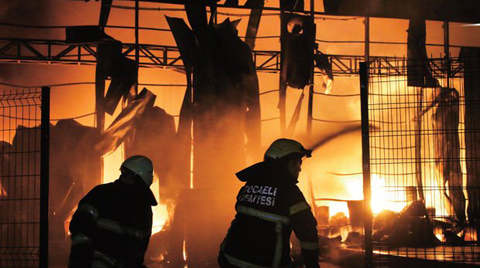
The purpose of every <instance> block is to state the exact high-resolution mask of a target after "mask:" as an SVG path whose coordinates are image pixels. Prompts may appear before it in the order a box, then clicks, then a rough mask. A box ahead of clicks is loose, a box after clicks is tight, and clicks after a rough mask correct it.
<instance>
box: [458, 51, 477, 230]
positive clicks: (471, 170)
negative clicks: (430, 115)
mask: <svg viewBox="0 0 480 268" xmlns="http://www.w3.org/2000/svg"><path fill="white" fill-rule="evenodd" d="M460 59H461V61H462V62H463V68H464V90H465V151H466V159H467V161H466V167H467V194H468V208H467V213H468V219H469V222H471V223H477V224H478V223H479V220H480V192H479V189H480V142H479V141H480V131H479V130H480V120H479V119H480V105H479V104H480V91H479V90H478V89H479V88H480V49H479V48H465V47H464V48H462V50H461V52H460ZM477 226H478V225H477ZM477 228H478V227H477Z"/></svg>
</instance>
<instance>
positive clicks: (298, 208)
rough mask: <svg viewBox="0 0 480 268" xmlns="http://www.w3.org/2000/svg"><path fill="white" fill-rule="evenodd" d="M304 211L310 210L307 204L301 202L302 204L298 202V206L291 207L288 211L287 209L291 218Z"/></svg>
mask: <svg viewBox="0 0 480 268" xmlns="http://www.w3.org/2000/svg"><path fill="white" fill-rule="evenodd" d="M306 209H310V206H309V205H308V204H307V202H305V201H303V202H300V203H298V204H295V205H293V206H291V207H290V209H289V213H290V216H292V215H293V214H295V213H298V212H300V211H302V210H306Z"/></svg>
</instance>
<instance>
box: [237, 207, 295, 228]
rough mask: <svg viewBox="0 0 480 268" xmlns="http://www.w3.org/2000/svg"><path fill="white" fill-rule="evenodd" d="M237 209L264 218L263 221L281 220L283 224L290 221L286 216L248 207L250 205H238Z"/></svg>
mask: <svg viewBox="0 0 480 268" xmlns="http://www.w3.org/2000/svg"><path fill="white" fill-rule="evenodd" d="M237 211H238V212H240V213H243V214H246V215H249V216H253V217H257V218H260V219H262V220H265V221H271V222H281V223H284V224H288V223H289V222H290V220H289V219H288V217H285V216H282V215H277V214H273V213H268V212H264V211H261V210H257V209H254V208H250V207H245V206H238V207H237Z"/></svg>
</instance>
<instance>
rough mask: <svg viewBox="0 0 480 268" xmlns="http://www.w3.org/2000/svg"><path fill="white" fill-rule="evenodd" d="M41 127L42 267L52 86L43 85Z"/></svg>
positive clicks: (44, 264)
mask: <svg viewBox="0 0 480 268" xmlns="http://www.w3.org/2000/svg"><path fill="white" fill-rule="evenodd" d="M41 113H42V119H41V120H42V121H41V127H40V133H41V134H40V137H41V138H40V250H39V254H40V256H39V257H40V268H48V187H49V141H50V88H49V87H42V103H41Z"/></svg>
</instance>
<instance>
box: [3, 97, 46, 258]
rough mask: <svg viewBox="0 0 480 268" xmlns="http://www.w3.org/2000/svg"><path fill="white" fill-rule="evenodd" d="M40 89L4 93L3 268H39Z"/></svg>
mask: <svg viewBox="0 0 480 268" xmlns="http://www.w3.org/2000/svg"><path fill="white" fill-rule="evenodd" d="M40 104H41V89H20V90H3V91H0V136H1V141H0V267H10V268H15V267H22V268H25V267H39V249H40V241H39V240H40V145H41V144H40V133H41V131H40V118H41V111H40Z"/></svg>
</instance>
